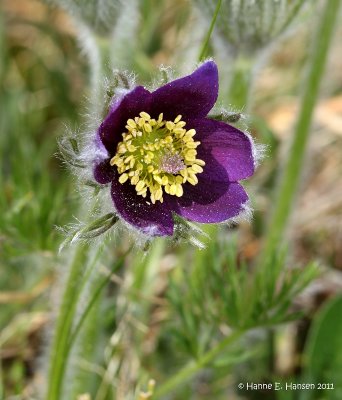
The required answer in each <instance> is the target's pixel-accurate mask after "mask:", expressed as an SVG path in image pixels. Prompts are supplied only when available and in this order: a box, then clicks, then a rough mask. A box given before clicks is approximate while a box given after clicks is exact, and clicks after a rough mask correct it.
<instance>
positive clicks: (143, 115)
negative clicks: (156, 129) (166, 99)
mask: <svg viewBox="0 0 342 400" xmlns="http://www.w3.org/2000/svg"><path fill="white" fill-rule="evenodd" d="M139 115H140V117H141V118H144V120H145V121H149V120H150V119H151V116H150V114H147V112H145V111H142V112H141V113H140V114H139Z"/></svg>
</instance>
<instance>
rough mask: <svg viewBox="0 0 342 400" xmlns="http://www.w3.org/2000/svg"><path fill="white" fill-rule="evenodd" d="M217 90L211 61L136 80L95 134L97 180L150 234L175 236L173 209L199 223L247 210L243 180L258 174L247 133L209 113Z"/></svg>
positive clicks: (132, 220)
mask: <svg viewBox="0 0 342 400" xmlns="http://www.w3.org/2000/svg"><path fill="white" fill-rule="evenodd" d="M217 96H218V71H217V66H216V64H215V63H214V62H213V61H207V62H205V63H204V64H202V65H201V66H200V67H199V68H198V69H197V70H195V71H194V72H193V73H192V74H191V75H188V76H185V77H183V78H180V79H177V80H174V81H172V82H169V83H167V84H165V85H164V86H161V87H160V88H158V89H157V90H155V91H153V92H150V91H149V90H147V89H145V88H144V87H143V86H137V87H135V88H134V89H133V90H131V91H130V92H128V93H127V94H125V95H123V96H121V98H119V99H117V100H116V101H114V102H113V104H112V105H111V107H110V109H109V112H108V115H107V116H106V118H105V119H104V121H103V122H102V124H101V125H100V127H99V129H98V132H97V136H96V155H95V156H94V158H95V160H94V167H93V173H94V177H95V180H96V181H97V182H98V183H100V184H102V185H106V184H110V188H111V189H110V190H111V197H112V200H113V205H114V208H115V210H116V213H117V215H118V216H119V217H121V218H122V219H123V220H124V221H125V222H126V223H128V224H129V225H130V226H132V227H134V228H135V229H137V230H138V231H140V232H142V233H144V234H147V235H150V236H171V235H172V234H173V231H174V219H173V213H175V214H178V215H179V216H181V217H183V218H184V219H186V220H190V221H194V222H199V223H219V222H223V221H226V220H229V219H230V218H232V217H236V216H238V214H239V213H240V212H241V211H243V210H244V209H245V206H246V202H247V201H248V195H247V194H246V192H245V190H244V188H243V187H242V186H241V184H240V183H239V182H238V181H239V180H242V179H246V178H248V177H250V176H251V175H252V174H253V173H254V168H255V165H254V157H253V143H252V141H251V139H250V137H249V136H248V135H246V134H245V133H244V132H242V131H240V130H238V129H237V128H235V127H233V126H231V125H229V124H226V123H224V122H219V121H215V120H213V119H210V118H208V116H207V115H208V113H209V111H210V110H211V109H212V107H213V106H214V104H215V102H216V100H217Z"/></svg>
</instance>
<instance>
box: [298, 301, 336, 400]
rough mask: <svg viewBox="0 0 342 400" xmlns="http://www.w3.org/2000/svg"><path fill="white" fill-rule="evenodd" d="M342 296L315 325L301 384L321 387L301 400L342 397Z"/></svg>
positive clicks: (303, 396) (319, 316)
mask: <svg viewBox="0 0 342 400" xmlns="http://www.w3.org/2000/svg"><path fill="white" fill-rule="evenodd" d="M341 315H342V296H341V295H339V296H337V297H336V298H333V299H331V301H329V302H328V304H326V305H325V306H324V307H323V309H322V310H321V311H320V312H319V315H318V316H317V318H316V320H315V321H314V323H313V325H312V327H311V330H310V332H309V337H308V340H307V344H306V349H305V352H304V354H303V357H304V369H303V373H302V377H301V381H302V382H309V383H314V384H315V385H316V386H318V385H319V384H321V385H322V390H307V391H303V392H301V395H300V397H299V399H300V400H309V399H310V400H311V399H327V400H328V399H329V400H338V399H340V398H341V397H342V374H341V371H342V319H341Z"/></svg>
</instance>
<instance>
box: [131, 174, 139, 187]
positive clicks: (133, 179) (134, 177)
mask: <svg viewBox="0 0 342 400" xmlns="http://www.w3.org/2000/svg"><path fill="white" fill-rule="evenodd" d="M138 182H139V176H136V175H135V176H133V177H132V178H131V184H132V185H136V184H137V183H138Z"/></svg>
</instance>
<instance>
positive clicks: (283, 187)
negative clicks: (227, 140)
mask: <svg viewBox="0 0 342 400" xmlns="http://www.w3.org/2000/svg"><path fill="white" fill-rule="evenodd" d="M340 4H341V2H340V0H327V1H326V6H325V10H323V13H322V18H321V21H320V24H319V27H318V30H317V35H316V36H315V40H314V42H313V49H312V54H311V59H310V69H309V73H308V76H307V80H306V85H305V87H304V93H303V97H302V102H301V109H300V114H299V118H298V121H297V125H296V128H295V133H294V139H293V143H292V147H291V150H290V152H289V157H288V160H287V163H286V166H285V171H284V175H283V176H282V179H281V182H280V185H279V189H278V191H277V197H276V201H275V206H274V211H273V214H272V217H271V221H270V224H269V227H268V230H267V234H266V239H265V247H264V250H263V253H262V255H261V260H265V259H268V258H269V257H270V255H271V254H272V253H273V252H274V251H275V250H276V249H277V247H278V245H279V243H280V242H281V239H282V235H283V233H284V231H285V229H286V226H287V222H288V219H289V215H290V211H291V205H292V203H293V199H294V196H295V193H296V189H297V186H298V182H299V178H300V171H301V168H302V165H303V159H304V154H305V148H306V145H307V142H308V137H309V129H310V124H311V119H312V114H313V110H314V107H315V104H316V101H317V97H318V92H319V84H320V81H321V78H322V75H323V71H324V66H325V63H326V59H327V54H328V49H329V45H330V43H331V39H332V37H333V32H334V26H335V22H336V19H337V15H338V10H339V6H340Z"/></svg>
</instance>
